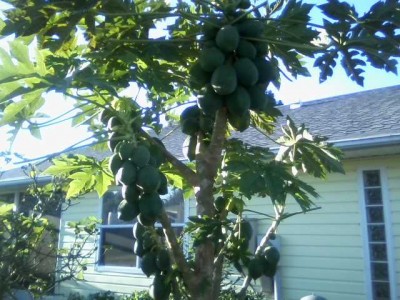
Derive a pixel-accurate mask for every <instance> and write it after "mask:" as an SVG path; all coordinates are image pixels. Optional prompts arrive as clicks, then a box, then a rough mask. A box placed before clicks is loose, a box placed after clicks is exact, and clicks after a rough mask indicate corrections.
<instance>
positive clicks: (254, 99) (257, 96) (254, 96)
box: [247, 85, 268, 111]
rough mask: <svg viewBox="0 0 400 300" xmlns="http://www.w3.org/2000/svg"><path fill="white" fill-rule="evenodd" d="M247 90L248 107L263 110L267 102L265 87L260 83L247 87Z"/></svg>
mask: <svg viewBox="0 0 400 300" xmlns="http://www.w3.org/2000/svg"><path fill="white" fill-rule="evenodd" d="M247 92H248V93H249V95H250V109H252V110H255V111H263V110H264V109H265V106H266V105H267V102H268V99H267V96H266V94H265V89H264V88H263V87H262V86H261V85H255V86H251V87H249V88H248V89H247Z"/></svg>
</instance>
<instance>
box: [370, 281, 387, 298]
mask: <svg viewBox="0 0 400 300" xmlns="http://www.w3.org/2000/svg"><path fill="white" fill-rule="evenodd" d="M372 288H373V299H374V300H390V287H389V283H388V282H374V283H373V286H372Z"/></svg>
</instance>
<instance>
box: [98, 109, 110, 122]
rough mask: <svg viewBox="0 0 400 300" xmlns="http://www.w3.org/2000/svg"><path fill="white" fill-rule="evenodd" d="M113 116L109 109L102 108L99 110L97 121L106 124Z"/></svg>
mask: <svg viewBox="0 0 400 300" xmlns="http://www.w3.org/2000/svg"><path fill="white" fill-rule="evenodd" d="M112 116H113V113H112V111H111V110H110V109H107V108H104V109H102V110H101V111H100V113H99V115H98V117H99V121H100V122H101V123H103V125H105V126H106V125H107V123H108V120H110V118H111V117H112Z"/></svg>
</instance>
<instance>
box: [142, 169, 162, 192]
mask: <svg viewBox="0 0 400 300" xmlns="http://www.w3.org/2000/svg"><path fill="white" fill-rule="evenodd" d="M136 184H137V185H138V186H139V187H140V188H142V190H143V191H144V192H145V193H152V192H155V191H157V190H158V188H159V187H160V184H161V178H160V172H159V171H158V169H157V168H156V167H154V166H152V165H146V166H144V167H143V168H141V169H140V170H139V172H138V174H137V180H136Z"/></svg>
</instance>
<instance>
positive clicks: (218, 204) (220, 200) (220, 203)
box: [214, 196, 228, 212]
mask: <svg viewBox="0 0 400 300" xmlns="http://www.w3.org/2000/svg"><path fill="white" fill-rule="evenodd" d="M227 204H228V199H226V198H224V197H222V196H218V197H217V198H216V199H215V200H214V206H215V209H216V210H217V212H222V211H223V210H224V209H225V208H226V205H227Z"/></svg>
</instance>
